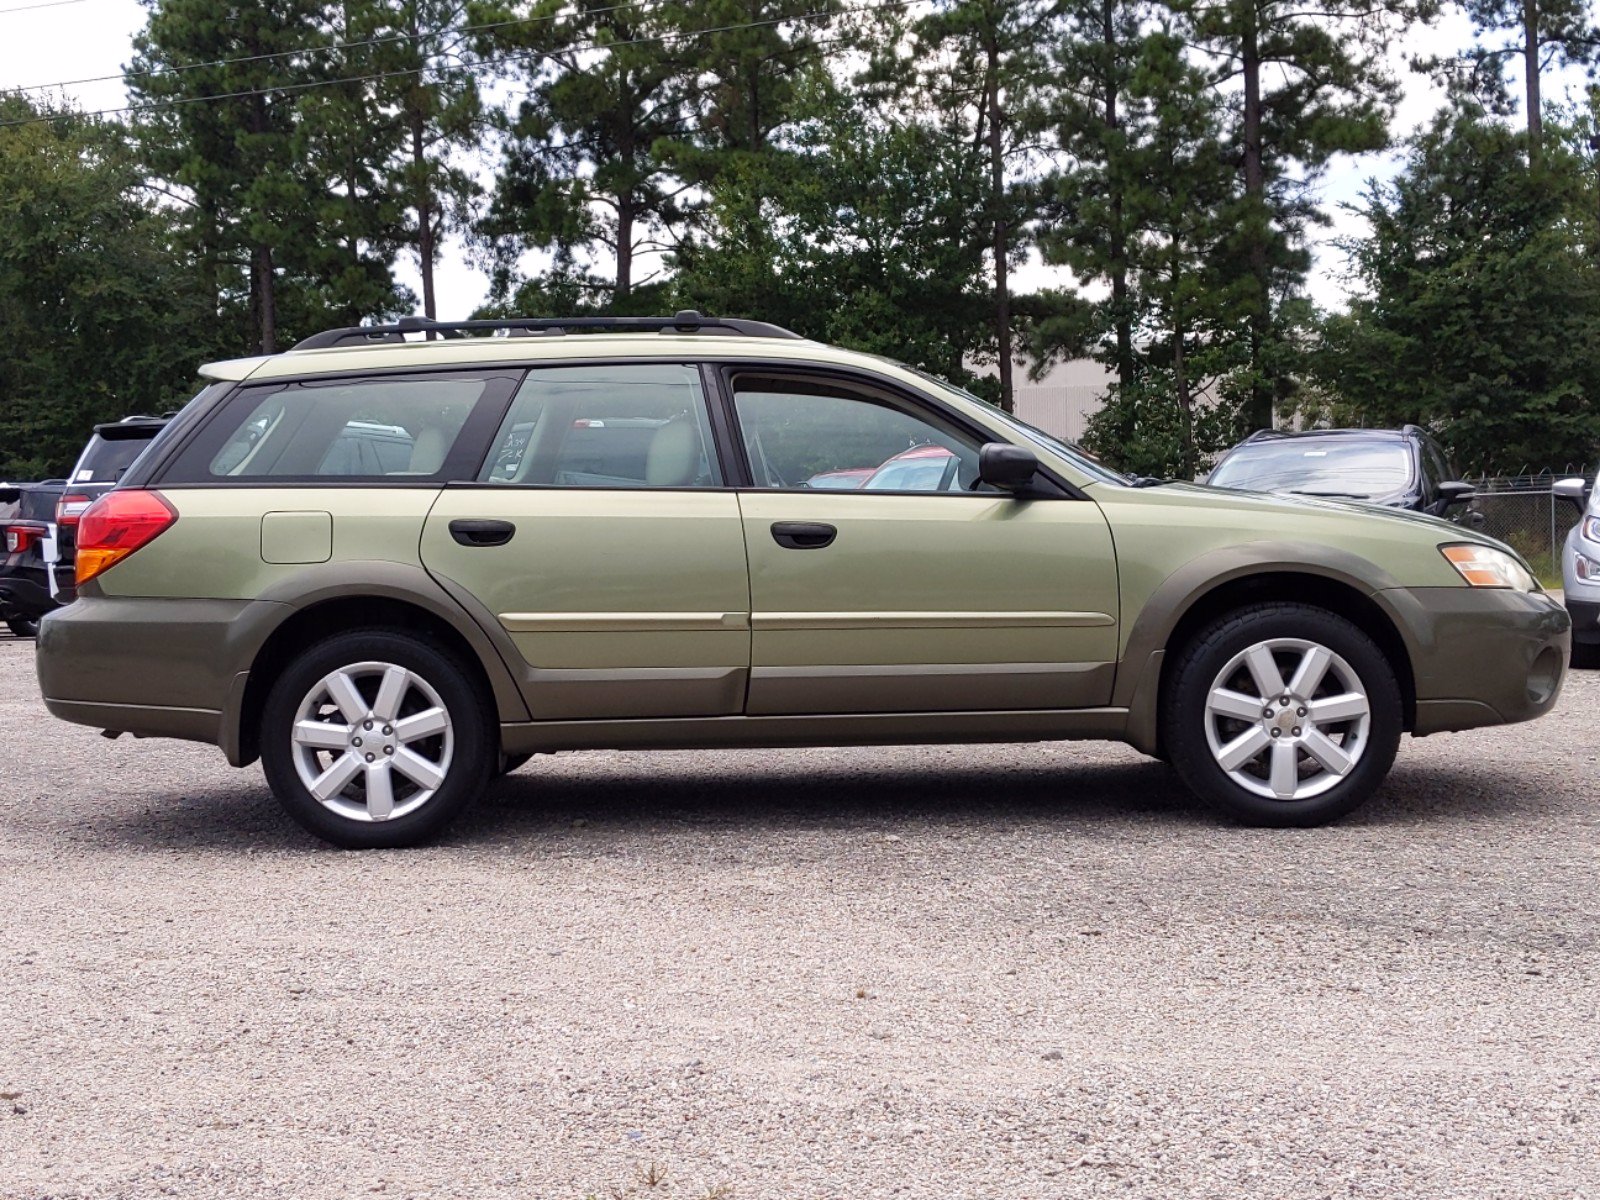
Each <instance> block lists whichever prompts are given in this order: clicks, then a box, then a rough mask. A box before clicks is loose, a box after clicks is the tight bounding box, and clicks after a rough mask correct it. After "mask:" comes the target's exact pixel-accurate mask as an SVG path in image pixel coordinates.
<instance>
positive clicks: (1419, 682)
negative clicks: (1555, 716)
mask: <svg viewBox="0 0 1600 1200" xmlns="http://www.w3.org/2000/svg"><path fill="white" fill-rule="evenodd" d="M1382 597H1383V599H1384V600H1385V601H1387V602H1388V605H1389V607H1390V608H1391V610H1392V611H1394V612H1396V613H1397V614H1398V615H1399V616H1400V618H1401V622H1402V628H1403V629H1404V631H1405V634H1406V638H1407V641H1408V642H1410V643H1411V662H1412V667H1413V676H1414V682H1415V684H1416V697H1417V714H1416V722H1415V725H1414V726H1413V729H1412V732H1413V733H1415V734H1417V735H1418V736H1422V735H1425V734H1430V733H1443V732H1445V731H1448V730H1455V729H1473V728H1476V727H1478V726H1482V725H1509V724H1512V723H1513V722H1517V721H1531V720H1533V719H1534V718H1535V717H1540V716H1543V715H1544V714H1545V713H1547V712H1549V711H1550V709H1551V708H1552V707H1554V705H1555V703H1556V700H1557V698H1558V697H1559V696H1560V695H1561V685H1562V683H1563V682H1564V681H1565V679H1566V670H1567V658H1568V655H1569V654H1570V653H1571V640H1572V622H1571V619H1570V618H1569V617H1568V615H1567V610H1566V609H1565V608H1563V607H1562V606H1561V605H1560V604H1559V603H1557V602H1556V601H1555V600H1553V599H1551V598H1550V597H1549V596H1547V595H1545V594H1543V593H1526V592H1513V591H1509V590H1505V589H1499V588H1467V587H1460V588H1454V587H1448V588H1404V589H1398V588H1397V589H1393V590H1391V591H1387V592H1384V593H1382Z"/></svg>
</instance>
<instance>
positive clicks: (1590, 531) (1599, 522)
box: [1583, 517, 1600, 542]
mask: <svg viewBox="0 0 1600 1200" xmlns="http://www.w3.org/2000/svg"><path fill="white" fill-rule="evenodd" d="M1583 536H1584V537H1586V538H1588V539H1589V540H1590V541H1591V542H1600V517H1585V518H1584V519H1583Z"/></svg>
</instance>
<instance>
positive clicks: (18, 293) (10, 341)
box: [0, 96, 220, 479]
mask: <svg viewBox="0 0 1600 1200" xmlns="http://www.w3.org/2000/svg"><path fill="white" fill-rule="evenodd" d="M40 115H47V114H46V113H45V112H43V111H41V110H40V109H38V108H36V107H35V106H34V105H32V104H30V103H29V102H28V101H27V100H25V99H22V98H21V97H18V96H4V97H0V120H5V121H21V120H25V119H27V118H29V117H35V116H40ZM179 235H180V230H179V228H178V225H177V221H176V220H175V217H174V213H173V211H172V210H171V209H170V208H167V207H162V206H159V205H156V204H154V203H152V200H151V197H150V195H149V194H148V193H147V192H146V190H145V189H144V187H143V178H142V176H141V174H140V171H139V168H138V163H137V161H136V159H135V157H134V155H133V153H132V151H131V150H130V148H129V145H128V141H127V136H126V131H125V130H124V129H123V128H122V127H121V126H118V125H115V124H111V123H107V122H100V121H91V120H87V119H85V118H82V117H78V116H74V115H72V114H70V113H61V114H57V115H56V116H55V117H54V119H53V120H49V121H41V122H37V123H34V124H21V125H14V126H11V127H8V128H0V328H3V329H4V330H5V337H4V339H0V479H26V478H39V477H43V476H60V475H63V474H65V473H66V472H67V470H69V469H70V468H71V466H72V462H73V460H74V459H76V458H77V455H78V452H79V451H80V450H82V449H83V444H84V442H85V441H86V440H87V439H88V436H89V429H90V427H91V426H92V425H94V424H95V423H96V422H97V421H109V420H116V419H119V418H121V417H124V416H126V415H128V414H129V413H133V412H146V413H153V412H160V411H162V410H164V409H166V408H169V407H172V406H173V405H174V404H175V403H177V402H178V401H179V399H180V397H182V396H183V395H184V393H185V390H186V389H187V388H188V386H189V381H190V380H192V378H193V377H194V368H195V366H196V364H197V362H198V361H200V360H202V359H204V358H207V357H215V356H216V355H217V353H218V351H219V349H220V347H219V345H218V342H217V341H216V340H214V339H212V338H210V337H208V334H209V333H210V332H211V330H210V326H211V322H210V321H209V316H210V314H209V312H208V309H207V304H206V298H205V296H204V294H203V293H202V292H201V290H200V289H199V287H198V286H197V277H196V274H195V271H194V269H193V263H192V262H190V261H189V260H188V259H187V258H186V257H185V255H184V254H183V252H182V249H181V240H180V236H179Z"/></svg>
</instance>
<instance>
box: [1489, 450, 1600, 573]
mask: <svg viewBox="0 0 1600 1200" xmlns="http://www.w3.org/2000/svg"><path fill="white" fill-rule="evenodd" d="M1573 475H1581V476H1583V477H1584V478H1586V479H1588V478H1592V477H1593V468H1590V467H1574V468H1573V469H1571V470H1566V471H1559V472H1551V471H1543V472H1540V473H1539V474H1537V475H1509V476H1499V477H1493V478H1483V479H1472V480H1468V482H1469V483H1471V484H1472V485H1473V487H1475V488H1476V489H1477V494H1476V495H1474V496H1473V498H1472V503H1471V504H1470V505H1469V506H1468V510H1467V512H1466V514H1465V515H1464V516H1463V517H1462V518H1461V520H1462V522H1463V524H1467V525H1470V526H1471V527H1472V528H1474V529H1480V530H1482V531H1483V532H1484V533H1486V534H1488V535H1489V536H1490V537H1492V538H1498V539H1499V540H1500V541H1502V542H1505V543H1507V544H1508V545H1510V546H1512V547H1514V548H1515V549H1516V550H1517V552H1518V553H1520V554H1521V555H1522V556H1523V557H1524V558H1526V559H1527V560H1528V565H1529V566H1531V567H1532V568H1533V570H1534V573H1535V574H1537V575H1538V576H1539V578H1540V579H1541V580H1542V581H1543V582H1544V583H1545V584H1546V586H1551V587H1560V586H1561V548H1562V546H1563V545H1565V544H1566V540H1567V533H1568V531H1570V530H1571V529H1572V527H1573V526H1574V525H1576V524H1577V523H1578V517H1579V515H1580V514H1579V512H1578V509H1577V508H1576V506H1574V505H1573V504H1572V503H1571V502H1570V501H1567V500H1562V499H1560V498H1559V497H1557V496H1556V494H1555V492H1554V491H1553V490H1552V488H1553V486H1554V484H1555V481H1556V480H1558V479H1566V478H1568V477H1569V476H1573Z"/></svg>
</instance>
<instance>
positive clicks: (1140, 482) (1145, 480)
mask: <svg viewBox="0 0 1600 1200" xmlns="http://www.w3.org/2000/svg"><path fill="white" fill-rule="evenodd" d="M1171 482H1172V480H1170V479H1160V478H1157V477H1156V476H1154V475H1129V476H1128V486H1130V487H1137V488H1145V487H1160V486H1161V485H1162V484H1167V483H1171Z"/></svg>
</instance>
